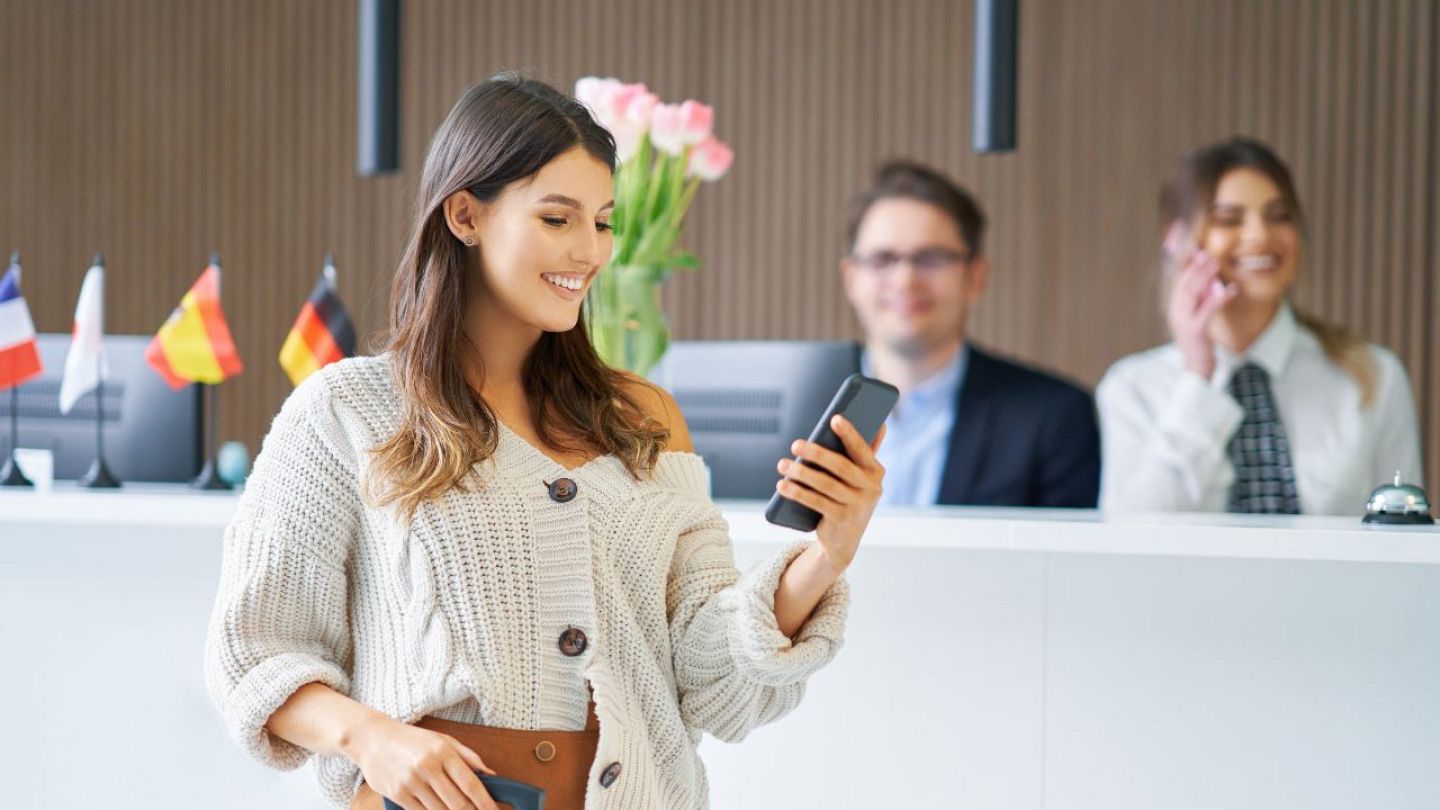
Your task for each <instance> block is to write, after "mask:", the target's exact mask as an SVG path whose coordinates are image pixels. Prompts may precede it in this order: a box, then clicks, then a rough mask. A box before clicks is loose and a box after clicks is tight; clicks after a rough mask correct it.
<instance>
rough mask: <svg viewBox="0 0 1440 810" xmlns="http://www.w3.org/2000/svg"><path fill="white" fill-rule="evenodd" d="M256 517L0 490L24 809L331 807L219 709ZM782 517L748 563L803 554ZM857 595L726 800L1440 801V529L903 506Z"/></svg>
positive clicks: (7, 637)
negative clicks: (224, 617)
mask: <svg viewBox="0 0 1440 810" xmlns="http://www.w3.org/2000/svg"><path fill="white" fill-rule="evenodd" d="M234 506H235V496H234V495H232V494H210V493H197V492H191V491H189V490H185V489H178V488H167V487H143V486H130V487H127V488H126V489H125V490H122V491H120V492H83V491H78V490H73V489H66V488H63V487H62V488H58V489H56V490H54V491H52V492H49V493H43V494H42V493H32V492H11V491H0V653H3V655H4V656H5V658H6V661H5V664H4V666H0V694H3V695H4V696H5V697H4V700H5V713H4V717H5V719H6V720H7V721H8V723H9V728H8V731H9V733H7V734H5V735H4V736H3V739H0V773H3V779H0V781H3V783H4V784H5V785H6V791H7V796H6V804H7V806H13V807H26V808H29V807H43V808H49V807H62V806H64V807H69V806H85V805H95V806H105V807H109V808H141V807H145V808H152V807H177V808H180V807H205V808H236V809H237V810H239V808H255V807H266V808H282V807H287V808H289V807H293V808H320V807H322V806H323V805H322V803H321V802H320V801H319V799H318V798H317V797H316V796H317V794H316V793H315V791H314V789H313V787H312V785H311V783H310V778H309V774H308V771H302V772H298V773H293V774H278V773H274V772H272V771H269V770H266V769H264V768H263V767H261V766H259V765H258V764H255V763H253V762H251V761H250V760H248V759H246V758H245V757H244V756H243V755H242V754H241V753H240V752H239V749H238V748H236V747H235V746H234V745H233V744H232V743H231V742H230V741H229V739H228V738H227V737H226V736H225V733H224V730H223V729H222V727H221V726H220V723H219V720H218V717H217V716H216V714H215V712H214V710H213V708H212V707H211V706H210V704H209V701H208V699H207V698H206V695H205V691H204V687H203V683H202V678H201V670H200V661H201V644H202V641H203V638H204V632H205V624H206V621H207V620H208V618H209V609H210V601H211V599H212V598H213V595H214V588H215V582H216V579H217V575H218V570H219V559H220V544H219V540H220V534H221V531H222V529H223V527H224V525H225V524H226V523H227V522H228V520H229V517H230V515H231V513H232V512H233V510H234ZM761 506H762V505H761V504H752V503H728V504H724V507H725V512H726V517H727V519H728V520H729V521H730V524H731V529H732V536H733V537H734V539H735V544H736V557H737V561H738V562H739V563H740V564H741V565H742V567H743V566H745V565H748V564H749V563H750V562H753V561H754V560H757V559H759V558H760V557H761V556H763V555H765V554H767V553H769V552H770V551H772V550H773V549H774V548H775V547H776V546H778V545H779V544H780V543H782V542H785V541H787V540H788V539H790V537H791V536H792V535H791V533H790V532H788V531H786V530H781V529H776V528H775V527H772V526H769V525H768V524H766V523H765V522H764V519H763V515H762V514H761ZM850 579H851V582H852V584H853V586H854V597H855V602H854V605H853V607H852V612H851V617H850V625H849V629H848V635H847V641H846V646H845V648H844V650H843V651H842V652H841V654H840V656H839V658H838V659H837V660H836V661H835V663H834V664H833V665H832V666H830V667H829V668H827V669H826V670H824V671H822V672H820V673H819V674H818V675H816V676H815V678H814V679H813V680H812V681H811V685H810V689H809V694H808V695H807V697H806V700H805V703H804V704H803V705H802V706H801V707H800V708H799V709H798V710H797V711H796V712H795V713H794V714H792V715H791V716H789V717H787V718H785V719H783V720H781V721H780V722H778V723H777V724H775V725H773V726H770V727H767V728H764V729H761V730H759V731H757V732H755V733H754V734H753V735H752V736H751V737H750V738H749V739H747V740H746V741H745V742H743V743H741V744H739V745H726V744H723V743H718V742H716V741H714V740H711V739H707V740H706V741H705V742H704V744H703V745H702V752H703V755H704V757H705V760H706V762H707V764H708V767H709V770H710V779H711V788H712V790H711V795H712V806H714V807H715V808H719V809H722V810H723V809H726V808H741V807H747V808H748V807H777V808H782V807H783V808H791V807H794V808H810V807H815V808H819V807H826V808H850V807H854V808H869V807H889V806H894V807H906V806H909V807H915V806H926V807H966V808H971V807H973V808H987V809H988V808H1025V809H1026V810H1038V809H1039V808H1067V809H1068V808H1096V810H1099V809H1100V808H1105V810H1119V809H1121V808H1135V809H1136V810H1140V809H1141V808H1145V810H1150V809H1151V808H1162V807H1163V808H1207V809H1208V808H1216V807H1226V808H1250V807H1265V808H1273V807H1304V808H1366V809H1367V810H1368V809H1369V808H1427V810H1428V809H1429V808H1435V807H1440V775H1437V774H1440V771H1437V770H1436V769H1435V763H1437V762H1440V530H1436V529H1434V528H1399V529H1397V528H1370V527H1363V526H1361V524H1360V522H1359V520H1358V518H1357V519H1354V520H1351V519H1337V518H1273V519H1266V518H1239V517H1231V516H1196V515H1182V516H1152V517H1142V518H1126V519H1124V520H1113V519H1112V520H1106V519H1103V518H1102V517H1101V516H1099V515H1097V514H1094V513H1077V512H1063V511H1053V512H1051V511H1032V510H973V509H928V510H913V511H904V512H899V511H897V512H891V513H881V514H879V515H877V516H876V518H875V521H874V523H873V524H872V528H871V531H870V533H869V535H867V537H866V539H865V542H864V545H863V547H862V551H861V554H860V556H859V558H858V559H857V561H856V564H855V566H854V568H852V570H851V573H850Z"/></svg>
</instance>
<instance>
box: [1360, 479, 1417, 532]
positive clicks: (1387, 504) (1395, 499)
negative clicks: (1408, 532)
mask: <svg viewBox="0 0 1440 810" xmlns="http://www.w3.org/2000/svg"><path fill="white" fill-rule="evenodd" d="M1363 522H1365V523H1392V524H1393V523H1401V524H1433V523H1434V522H1435V519H1434V518H1433V517H1431V516H1430V499H1429V498H1427V497H1426V496H1425V490H1423V489H1421V488H1420V487H1417V486H1415V485H1414V484H1407V483H1405V482H1404V481H1403V480H1402V479H1401V477H1400V472H1399V471H1398V470H1397V471H1396V472H1395V481H1394V483H1390V484H1381V485H1380V486H1378V487H1376V488H1375V491H1374V492H1372V493H1370V500H1368V501H1366V502H1365V518H1364V521H1363Z"/></svg>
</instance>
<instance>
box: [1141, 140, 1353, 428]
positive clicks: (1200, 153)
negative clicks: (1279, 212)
mask: <svg viewBox="0 0 1440 810" xmlns="http://www.w3.org/2000/svg"><path fill="white" fill-rule="evenodd" d="M1235 169H1253V170H1255V171H1257V172H1260V173H1261V174H1263V175H1265V176H1266V177H1268V178H1269V179H1270V182H1272V183H1274V184H1275V186H1276V188H1278V189H1280V198H1281V200H1282V201H1284V203H1285V207H1286V208H1287V209H1289V211H1290V214H1291V216H1292V217H1294V221H1295V223H1296V227H1298V228H1299V229H1300V234H1301V239H1302V240H1303V239H1304V235H1305V217H1304V213H1303V210H1302V209H1301V207H1300V197H1299V195H1298V194H1297V193H1296V192H1295V182H1294V181H1293V180H1292V179H1291V177H1290V168H1289V167H1288V166H1286V165H1285V162H1284V161H1283V160H1281V159H1280V157H1279V155H1276V154H1275V152H1274V151H1273V150H1271V149H1270V147H1268V146H1266V145H1265V144H1263V143H1261V142H1259V141H1257V140H1253V139H1250V138H1230V139H1228V140H1223V141H1220V142H1218V143H1212V144H1209V145H1208V146H1202V147H1200V148H1199V149H1196V150H1195V151H1193V152H1191V153H1189V154H1187V155H1185V156H1184V157H1183V158H1181V159H1180V162H1179V163H1178V164H1177V165H1176V167H1175V171H1174V173H1173V174H1172V175H1171V176H1170V179H1169V180H1167V181H1166V182H1165V185H1164V186H1163V187H1162V188H1161V190H1160V217H1161V222H1162V227H1169V225H1170V223H1172V222H1176V221H1179V222H1184V223H1186V224H1187V225H1190V226H1191V227H1192V228H1196V230H1197V232H1198V230H1200V229H1203V228H1204V227H1205V224H1206V218H1207V217H1208V216H1209V212H1210V206H1211V205H1212V204H1214V202H1215V190H1216V189H1217V188H1218V187H1219V186H1220V180H1221V178H1223V177H1224V176H1225V175H1226V174H1228V173H1229V172H1231V171H1233V170H1235ZM1197 223H1198V225H1197ZM1167 295H1168V290H1167ZM1292 308H1293V309H1294V310H1295V320H1296V321H1298V322H1299V323H1300V325H1301V326H1303V327H1305V328H1306V329H1308V330H1310V332H1312V333H1313V334H1314V335H1315V338H1316V339H1317V340H1319V341H1320V347H1321V349H1323V350H1324V352H1325V356H1326V357H1328V358H1329V359H1330V362H1332V363H1334V364H1335V365H1337V366H1339V367H1340V368H1341V369H1342V370H1344V371H1345V373H1346V374H1349V375H1350V377H1351V379H1353V380H1355V384H1356V385H1357V386H1359V388H1360V401H1361V402H1362V403H1364V404H1366V405H1369V404H1370V403H1371V402H1372V401H1373V400H1374V399H1375V385H1376V383H1375V373H1376V372H1375V364H1374V361H1373V359H1372V358H1371V357H1370V351H1369V347H1368V346H1367V345H1366V343H1365V340H1364V339H1363V338H1361V337H1360V336H1359V335H1356V334H1355V333H1354V332H1351V331H1350V330H1349V329H1346V328H1345V327H1343V326H1340V325H1339V324H1334V323H1330V322H1328V321H1325V320H1322V319H1320V318H1318V317H1316V316H1314V315H1311V314H1309V313H1306V312H1302V311H1300V309H1299V308H1298V307H1292Z"/></svg>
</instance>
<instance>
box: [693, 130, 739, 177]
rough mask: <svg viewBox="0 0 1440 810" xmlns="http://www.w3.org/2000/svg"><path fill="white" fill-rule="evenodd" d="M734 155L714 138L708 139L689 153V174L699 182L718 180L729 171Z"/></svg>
mask: <svg viewBox="0 0 1440 810" xmlns="http://www.w3.org/2000/svg"><path fill="white" fill-rule="evenodd" d="M734 160H735V153H734V152H732V151H731V150H730V147H728V146H726V145H725V144H724V143H721V142H720V141H719V140H717V139H716V138H714V137H713V136H712V137H709V138H706V139H705V140H704V141H702V142H701V143H699V144H698V145H696V146H695V148H694V149H692V150H691V152H690V167H689V170H690V174H692V175H694V176H696V177H698V178H700V179H701V180H706V181H711V180H719V179H720V178H721V177H724V176H725V172H727V171H729V170H730V164H731V163H732V162H734Z"/></svg>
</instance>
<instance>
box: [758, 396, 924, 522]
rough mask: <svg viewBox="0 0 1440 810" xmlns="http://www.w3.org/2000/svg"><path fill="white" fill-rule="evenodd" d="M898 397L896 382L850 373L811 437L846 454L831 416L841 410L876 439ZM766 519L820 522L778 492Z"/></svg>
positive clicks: (868, 437)
mask: <svg viewBox="0 0 1440 810" xmlns="http://www.w3.org/2000/svg"><path fill="white" fill-rule="evenodd" d="M899 398H900V391H899V390H898V389H896V388H895V386H893V385H891V384H889V383H886V382H882V381H880V380H876V379H872V378H870V377H865V376H862V375H860V374H851V375H850V376H849V377H846V378H845V382H843V383H841V384H840V390H839V391H837V392H836V394H835V398H834V399H833V400H831V401H830V405H829V407H827V408H826V409H825V413H824V414H823V415H822V416H821V417H820V421H819V422H817V423H816V425H815V429H814V430H812V431H811V432H810V441H811V442H813V443H815V444H818V445H820V446H821V447H824V448H826V449H829V450H833V451H834V452H836V453H840V454H841V455H847V454H846V453H845V445H844V443H843V442H842V441H841V440H840V437H839V436H836V435H835V431H834V430H832V429H831V427H830V419H831V417H834V416H835V415H837V414H838V415H840V416H843V417H845V419H847V420H848V421H849V422H850V423H851V424H852V425H854V426H855V429H856V430H857V431H859V433H860V435H861V436H862V437H863V438H864V439H865V441H866V442H867V443H874V441H875V435H876V434H877V433H879V432H880V427H881V426H882V425H884V424H885V419H886V417H888V416H889V415H890V411H891V409H892V408H894V407H895V403H896V401H897V400H899ZM847 457H848V455H847ZM796 461H797V462H798V463H800V464H804V465H805V466H807V467H813V466H814V465H812V464H811V463H810V462H808V461H805V460H802V459H796ZM765 519H766V520H768V521H770V522H771V523H774V524H776V525H777V526H785V527H788V528H791V529H795V530H797V531H802V532H812V531H815V528H816V526H818V525H819V524H820V513H819V512H816V511H815V510H813V509H811V508H809V507H807V506H803V505H801V504H799V503H796V502H795V501H792V500H790V499H789V498H786V497H785V496H783V495H781V494H780V493H778V492H777V493H775V494H774V495H773V496H771V498H770V503H769V504H768V505H767V506H766V507H765Z"/></svg>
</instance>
